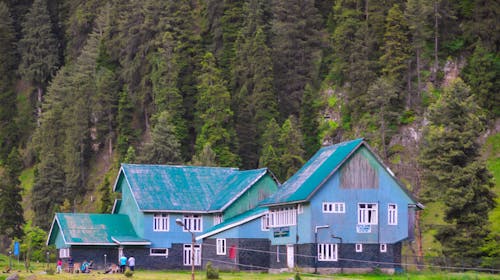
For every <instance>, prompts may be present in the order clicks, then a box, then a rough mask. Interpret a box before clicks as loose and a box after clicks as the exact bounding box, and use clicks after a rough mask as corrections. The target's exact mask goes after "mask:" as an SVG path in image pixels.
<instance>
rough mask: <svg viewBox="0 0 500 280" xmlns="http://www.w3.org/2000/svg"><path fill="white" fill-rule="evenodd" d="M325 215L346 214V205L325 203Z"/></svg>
mask: <svg viewBox="0 0 500 280" xmlns="http://www.w3.org/2000/svg"><path fill="white" fill-rule="evenodd" d="M323 213H345V203H344V202H323Z"/></svg>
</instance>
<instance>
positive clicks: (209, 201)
mask: <svg viewBox="0 0 500 280" xmlns="http://www.w3.org/2000/svg"><path fill="white" fill-rule="evenodd" d="M267 172H268V170H267V168H262V169H256V170H247V171H240V170H238V169H236V168H224V167H198V166H171V165H148V164H122V167H121V171H120V174H119V178H118V180H117V184H116V185H115V190H118V189H117V188H119V187H120V184H119V182H121V180H122V176H123V177H124V178H125V180H126V182H127V183H128V185H129V186H130V190H131V192H132V195H133V197H134V199H135V201H136V203H137V206H138V207H139V209H140V210H141V211H146V212H147V211H186V212H189V211H191V212H196V211H200V212H201V211H214V212H216V211H223V210H224V209H225V208H226V207H227V206H229V204H230V203H231V202H232V201H234V200H235V199H236V198H238V197H239V196H241V195H242V194H243V193H244V192H245V191H246V190H247V189H248V188H250V187H251V186H252V185H253V184H255V183H256V182H257V181H258V180H259V179H260V178H261V177H262V176H264V175H265V174H266V173H267ZM118 191H120V190H118Z"/></svg>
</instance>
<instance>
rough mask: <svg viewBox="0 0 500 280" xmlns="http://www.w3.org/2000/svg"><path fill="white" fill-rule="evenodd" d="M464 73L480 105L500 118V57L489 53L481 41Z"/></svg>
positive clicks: (477, 44)
mask: <svg viewBox="0 0 500 280" xmlns="http://www.w3.org/2000/svg"><path fill="white" fill-rule="evenodd" d="M463 73H464V74H463V75H464V79H465V81H466V82H467V84H468V85H470V87H471V88H472V92H473V93H474V95H476V97H477V100H478V103H479V105H481V107H483V108H485V109H487V110H488V112H489V113H490V114H491V115H492V116H500V95H499V94H498V93H499V92H500V55H498V54H496V55H495V54H494V53H491V52H488V51H487V50H486V49H485V48H484V46H483V44H482V42H481V41H479V42H477V43H476V47H475V49H474V53H473V54H472V56H471V57H470V58H469V62H468V63H467V66H466V67H465V69H464V71H463Z"/></svg>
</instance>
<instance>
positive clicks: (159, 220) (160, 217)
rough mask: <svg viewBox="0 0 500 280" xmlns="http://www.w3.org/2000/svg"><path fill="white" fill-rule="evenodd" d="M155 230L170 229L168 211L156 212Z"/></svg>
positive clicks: (154, 219) (154, 218)
mask: <svg viewBox="0 0 500 280" xmlns="http://www.w3.org/2000/svg"><path fill="white" fill-rule="evenodd" d="M153 231H168V214H166V213H157V214H154V217H153Z"/></svg>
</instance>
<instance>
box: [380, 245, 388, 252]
mask: <svg viewBox="0 0 500 280" xmlns="http://www.w3.org/2000/svg"><path fill="white" fill-rule="evenodd" d="M386 252H387V244H386V243H381V244H380V253H386Z"/></svg>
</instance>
